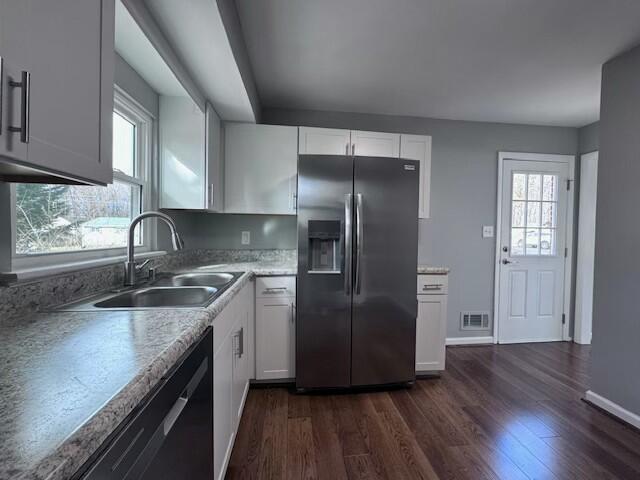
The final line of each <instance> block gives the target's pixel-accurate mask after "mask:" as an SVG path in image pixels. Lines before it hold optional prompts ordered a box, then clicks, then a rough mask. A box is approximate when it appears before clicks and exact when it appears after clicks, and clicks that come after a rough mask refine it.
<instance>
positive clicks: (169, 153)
mask: <svg viewBox="0 0 640 480" xmlns="http://www.w3.org/2000/svg"><path fill="white" fill-rule="evenodd" d="M205 123H206V122H205V114H204V112H203V111H202V110H200V107H198V105H197V104H196V103H195V102H194V101H193V100H192V99H191V98H190V97H186V96H185V97H171V96H167V95H161V96H160V120H159V126H160V162H161V164H160V177H161V195H160V207H161V208H181V209H199V210H202V209H205V208H206V201H205V199H206V191H205V180H204V178H205V173H206V172H205Z"/></svg>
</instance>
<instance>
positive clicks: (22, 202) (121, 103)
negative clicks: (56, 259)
mask: <svg viewBox="0 0 640 480" xmlns="http://www.w3.org/2000/svg"><path fill="white" fill-rule="evenodd" d="M114 100H115V101H114V112H113V169H114V173H113V179H114V181H113V184H111V185H108V186H106V187H99V186H75V185H45V184H27V183H25V184H16V185H15V191H14V195H15V197H14V198H15V249H14V257H17V260H18V263H20V262H19V261H20V260H21V259H26V258H27V257H32V256H41V255H43V254H64V253H71V252H76V253H81V252H82V253H85V255H84V256H89V257H102V256H108V255H109V254H120V253H121V249H123V248H124V247H125V246H126V244H127V230H128V226H129V223H130V222H131V219H132V218H133V217H135V216H136V215H138V214H139V213H140V212H142V211H143V209H144V208H145V207H146V205H147V204H148V203H149V201H150V194H151V192H150V185H151V184H150V182H149V178H150V167H151V165H150V164H151V162H150V159H149V156H150V154H151V148H150V139H151V132H152V129H151V126H152V119H151V117H150V116H149V115H148V114H147V113H146V112H145V111H144V110H143V109H141V108H140V107H138V106H137V104H135V102H133V101H132V100H130V99H129V98H128V97H127V96H125V95H124V94H123V93H121V92H120V91H119V90H118V89H116V95H115V99H114ZM149 237H150V236H149V234H148V232H146V231H145V230H143V229H142V228H140V227H138V229H136V244H137V245H139V246H141V245H144V246H146V247H148V246H149V241H150V238H149ZM113 249H118V250H117V251H113ZM76 257H77V255H76Z"/></svg>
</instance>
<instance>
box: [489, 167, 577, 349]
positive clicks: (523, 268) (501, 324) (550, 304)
mask: <svg viewBox="0 0 640 480" xmlns="http://www.w3.org/2000/svg"><path fill="white" fill-rule="evenodd" d="M568 179H569V165H568V163H562V162H553V161H523V160H504V162H503V171H502V192H501V196H502V198H501V207H502V208H501V218H500V222H501V223H500V226H501V228H500V232H501V233H500V238H499V239H498V241H499V242H500V244H499V248H500V256H499V261H500V266H499V307H498V341H499V342H500V343H517V342H544V341H554V340H562V339H563V304H564V282H565V280H564V279H565V241H566V235H565V233H566V215H567V199H568V195H567V181H568Z"/></svg>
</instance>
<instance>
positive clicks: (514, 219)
mask: <svg viewBox="0 0 640 480" xmlns="http://www.w3.org/2000/svg"><path fill="white" fill-rule="evenodd" d="M526 208H527V204H526V202H518V201H514V202H513V203H512V211H511V226H512V227H524V226H526V224H525V219H524V213H525V209H526Z"/></svg>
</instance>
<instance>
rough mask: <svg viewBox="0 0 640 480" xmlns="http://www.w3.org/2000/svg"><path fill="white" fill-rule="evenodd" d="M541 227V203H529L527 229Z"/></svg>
mask: <svg viewBox="0 0 640 480" xmlns="http://www.w3.org/2000/svg"><path fill="white" fill-rule="evenodd" d="M539 226H540V203H538V202H527V227H539Z"/></svg>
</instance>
